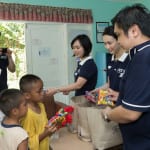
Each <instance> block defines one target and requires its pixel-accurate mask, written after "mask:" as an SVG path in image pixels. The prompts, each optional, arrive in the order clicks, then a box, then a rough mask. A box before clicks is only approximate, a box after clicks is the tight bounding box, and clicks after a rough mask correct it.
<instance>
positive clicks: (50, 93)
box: [45, 88, 58, 95]
mask: <svg viewBox="0 0 150 150" xmlns="http://www.w3.org/2000/svg"><path fill="white" fill-rule="evenodd" d="M56 93H58V89H56V88H49V89H47V90H45V94H46V95H54V94H56Z"/></svg>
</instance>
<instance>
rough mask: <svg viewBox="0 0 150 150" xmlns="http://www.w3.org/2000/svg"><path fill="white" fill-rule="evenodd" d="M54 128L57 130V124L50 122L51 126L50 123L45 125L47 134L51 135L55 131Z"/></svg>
mask: <svg viewBox="0 0 150 150" xmlns="http://www.w3.org/2000/svg"><path fill="white" fill-rule="evenodd" d="M56 130H57V125H56V124H52V125H51V126H50V125H46V126H45V132H46V133H47V134H48V135H52V134H53V133H55V131H56Z"/></svg>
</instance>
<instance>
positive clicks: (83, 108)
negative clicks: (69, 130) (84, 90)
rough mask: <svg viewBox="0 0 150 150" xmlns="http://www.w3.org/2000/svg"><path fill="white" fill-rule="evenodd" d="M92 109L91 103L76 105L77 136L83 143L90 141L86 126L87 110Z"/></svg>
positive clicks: (87, 125)
mask: <svg viewBox="0 0 150 150" xmlns="http://www.w3.org/2000/svg"><path fill="white" fill-rule="evenodd" d="M88 107H92V103H90V102H88V101H86V103H82V104H78V107H77V111H78V136H79V137H80V139H81V140H83V141H87V142H89V141H91V133H90V129H89V124H88V116H87V108H88Z"/></svg>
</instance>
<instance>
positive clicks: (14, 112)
mask: <svg viewBox="0 0 150 150" xmlns="http://www.w3.org/2000/svg"><path fill="white" fill-rule="evenodd" d="M11 113H12V114H13V115H14V116H16V115H17V114H18V108H13V109H12V110H11Z"/></svg>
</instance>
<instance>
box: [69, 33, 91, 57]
mask: <svg viewBox="0 0 150 150" xmlns="http://www.w3.org/2000/svg"><path fill="white" fill-rule="evenodd" d="M77 40H78V41H79V42H80V44H81V46H82V47H83V49H84V56H83V57H85V56H89V54H90V52H91V51H92V42H91V40H90V38H89V37H88V36H87V35H85V34H81V35H78V36H76V37H75V38H74V39H73V40H72V42H71V48H72V49H73V44H74V42H75V41H77Z"/></svg>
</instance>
